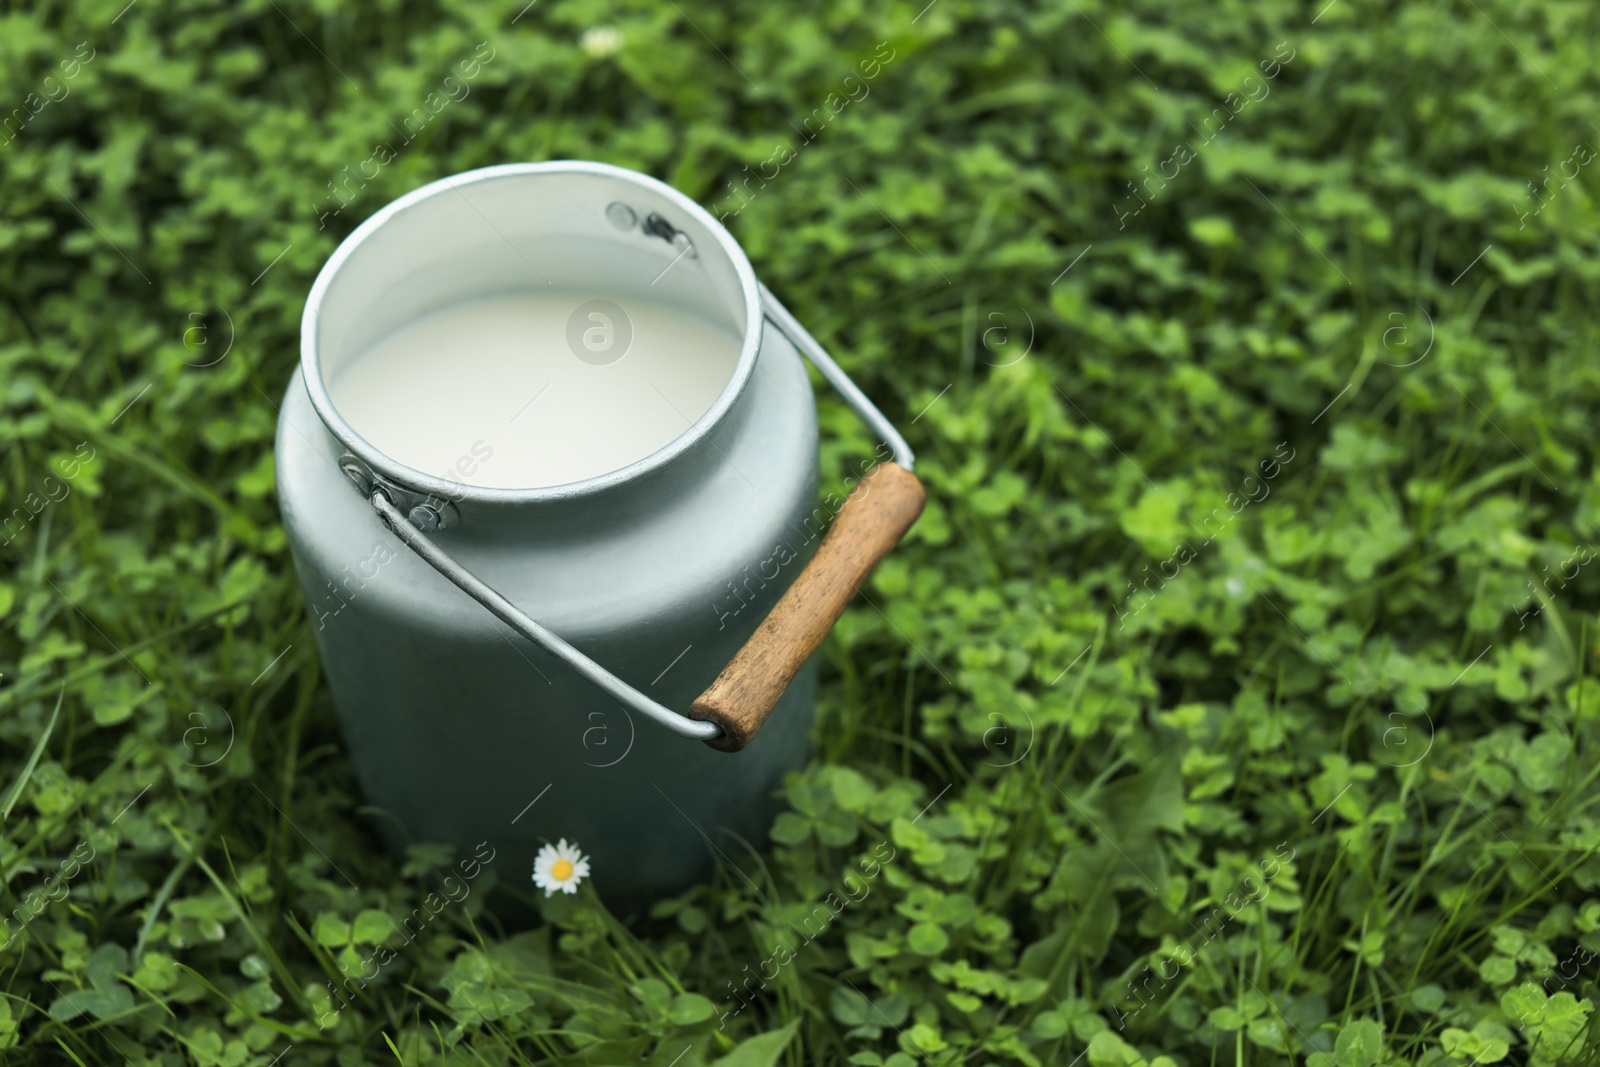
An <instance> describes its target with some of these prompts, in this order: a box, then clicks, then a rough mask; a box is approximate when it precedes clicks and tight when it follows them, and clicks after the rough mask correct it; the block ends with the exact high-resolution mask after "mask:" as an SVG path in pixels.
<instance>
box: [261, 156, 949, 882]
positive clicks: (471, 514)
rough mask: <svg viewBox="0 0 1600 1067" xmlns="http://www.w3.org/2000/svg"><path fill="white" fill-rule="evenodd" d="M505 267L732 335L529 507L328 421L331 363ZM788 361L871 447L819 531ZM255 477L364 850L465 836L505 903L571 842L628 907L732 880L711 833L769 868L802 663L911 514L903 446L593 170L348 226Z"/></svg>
mask: <svg viewBox="0 0 1600 1067" xmlns="http://www.w3.org/2000/svg"><path fill="white" fill-rule="evenodd" d="M530 267H533V268H534V269H535V270H538V271H540V272H542V273H543V274H546V275H554V276H557V277H558V278H559V280H560V281H561V282H562V283H563V285H565V286H567V287H569V288H571V289H574V290H582V291H584V292H588V293H592V295H593V296H594V297H595V298H597V299H603V298H612V299H615V298H617V296H618V294H619V293H620V294H623V295H626V294H627V293H629V292H645V291H646V289H645V287H646V286H649V289H648V291H649V292H650V293H651V294H653V295H654V296H655V297H656V298H657V299H666V300H670V301H671V302H672V303H673V304H674V305H675V306H677V307H681V308H683V309H688V310H689V311H692V312H693V313H694V314H696V315H702V316H706V317H708V318H711V319H712V320H714V321H715V322H717V323H720V324H723V325H724V326H725V327H726V329H728V330H730V331H731V332H732V333H733V334H734V335H735V336H738V337H741V338H742V346H741V347H740V349H739V354H738V359H737V364H736V366H735V368H734V370H733V372H732V376H731V378H730V379H729V381H728V382H727V384H726V387H725V388H724V389H723V391H722V392H721V394H720V395H719V396H718V397H717V399H716V400H715V402H714V403H713V404H712V405H711V407H710V409H709V410H707V411H706V412H705V414H704V415H703V416H701V417H700V418H698V419H697V420H695V421H693V423H692V424H687V423H686V425H685V428H684V430H683V432H682V434H681V435H680V436H678V437H677V438H675V439H674V440H672V441H671V442H670V443H669V444H667V445H666V446H665V447H662V448H660V449H659V450H658V451H655V452H654V453H652V454H650V455H648V456H645V457H644V458H643V459H640V460H638V461H636V462H633V463H631V464H630V465H627V466H625V467H622V468H621V469H618V470H613V471H610V472H608V473H605V474H602V475H599V476H596V477H591V478H588V479H586V480H583V481H578V482H573V483H571V484H565V485H558V486H554V487H547V488H536V489H504V488H484V487H481V486H475V485H472V484H467V483H466V482H463V481H456V480H451V479H449V478H445V477H442V476H439V475H437V474H433V473H428V472H424V471H421V470H416V469H412V468H409V467H407V466H404V465H402V464H400V463H398V462H396V461H395V460H393V459H391V458H390V457H388V456H386V455H384V454H383V453H382V452H381V451H379V450H378V449H376V448H375V447H373V446H372V445H371V444H370V443H369V442H368V441H366V440H365V439H363V438H362V437H361V436H360V435H359V434H357V433H356V432H355V431H354V429H352V427H351V426H350V425H349V423H347V422H346V421H345V419H344V418H342V417H341V416H340V413H339V410H338V409H337V408H336V407H335V405H334V403H333V401H332V399H331V398H330V391H329V382H330V381H332V380H333V377H334V375H336V374H337V373H338V372H339V371H340V369H341V368H343V367H345V366H347V365H348V364H349V362H350V361H352V360H354V359H355V358H357V357H358V356H359V355H360V354H361V353H362V352H364V351H365V350H366V349H367V348H369V347H370V346H371V345H372V344H373V343H375V342H376V341H377V340H379V339H381V338H383V337H385V336H386V335H388V334H390V333H392V331H394V330H396V329H398V328H400V327H402V326H404V325H405V324H407V323H409V322H412V321H414V320H415V319H416V318H418V317H419V316H422V315H424V314H427V313H429V312H430V311H434V310H437V309H440V308H446V307H449V306H451V305H452V304H455V303H458V302H461V301H465V300H470V299H474V298H476V297H478V296H480V295H482V294H485V293H493V292H498V291H505V290H508V289H511V288H515V287H516V286H517V285H519V284H522V282H523V281H524V280H526V279H527V278H528V277H529V276H530V269H529V268H530ZM669 267H670V269H669ZM652 279H653V280H652ZM460 343H462V344H470V343H471V338H470V336H467V337H463V338H462V339H461V341H460ZM801 355H804V356H805V357H806V358H807V359H809V360H810V362H811V364H812V365H813V366H815V367H816V368H817V370H818V371H819V372H820V373H821V374H822V376H823V377H824V378H826V379H827V380H828V381H829V382H830V383H831V384H832V386H833V387H834V388H836V389H837V390H839V391H840V393H842V395H843V396H844V397H845V399H846V400H847V401H848V402H849V403H850V404H851V406H852V407H853V408H854V409H855V411H856V412H857V413H858V414H859V415H860V417H861V418H862V419H864V420H865V421H866V423H867V424H868V425H869V427H870V428H871V429H872V430H873V432H874V433H875V434H876V435H877V437H878V438H879V439H880V440H881V441H882V444H881V445H880V446H879V448H878V452H877V454H876V455H875V456H872V457H864V460H863V462H862V463H861V464H860V466H859V467H858V468H857V470H858V471H860V472H862V473H861V475H860V476H859V477H858V478H857V479H854V480H853V487H852V489H851V491H850V494H849V496H848V497H847V498H846V500H845V502H844V504H843V506H842V507H840V506H839V505H838V504H837V503H834V505H833V506H832V507H829V506H827V505H826V504H824V503H823V502H820V501H818V500H817V469H816V468H817V421H816V410H815V403H814V400H813V396H812V390H811V383H810V381H809V378H808V375H807V372H806V368H805V364H804V363H803V362H802V360H801V358H800V357H801ZM438 358H439V359H441V360H448V359H449V358H450V353H449V352H447V351H441V352H440V353H439V357H438ZM486 387H487V388H492V387H493V383H486ZM536 412H537V409H534V411H533V412H530V414H535V413H536ZM427 417H428V413H427V412H418V413H417V418H418V419H424V418H427ZM581 444H582V443H581V442H575V443H574V446H575V447H581ZM276 460H277V480H278V495H279V502H280V505H281V508H282V512H283V518H284V525H285V528H286V530H287V531H288V537H289V543H290V546H291V549H292V552H293V558H294V563H295V568H296V571H297V573H298V576H299V581H300V586H301V589H302V591H303V592H304V595H305V597H306V601H307V605H308V609H309V613H310V616H311V625H312V630H313V634H314V637H315V640H316V644H317V650H318V653H319V655H320V659H321V663H322V666H323V670H324V672H325V673H326V676H327V680H328V685H329V687H330V689H331V691H332V696H333V701H334V705H335V707H336V709H337V713H338V717H339V721H340V725H341V727H342V730H343V733H344V737H345V740H346V743H347V746H348V749H349V754H350V758H351V761H352V763H353V764H354V767H355V770H356V773H357V776H358V778H359V780H360V783H361V786H362V788H363V790H364V792H365V793H366V795H367V798H368V799H369V801H370V802H371V803H372V804H373V805H375V806H377V807H378V808H380V809H383V810H384V811H386V812H387V813H388V815H390V816H392V818H383V819H379V820H377V822H378V824H379V825H380V826H381V827H383V829H384V832H385V833H386V835H387V836H388V837H389V838H390V840H391V843H393V844H396V845H398V844H403V843H406V842H421V841H431V842H441V843H446V844H452V845H454V846H456V847H457V849H458V851H459V853H460V854H461V855H468V854H472V853H473V852H474V850H475V849H477V848H478V847H479V846H480V844H482V843H484V842H487V843H488V844H489V846H490V847H491V848H493V849H494V853H493V855H494V856H495V869H496V870H499V871H501V872H502V874H501V877H502V878H504V879H507V880H509V881H510V882H512V883H513V884H521V885H526V883H525V882H522V879H526V878H528V877H529V876H530V871H531V865H532V862H533V858H534V855H535V853H536V852H537V851H538V849H539V848H540V846H541V845H542V844H544V843H546V842H551V841H555V840H556V839H557V838H566V839H568V840H569V841H572V842H575V843H577V844H578V845H579V846H580V847H581V848H582V849H583V850H584V851H585V852H587V853H588V854H589V856H590V862H591V870H592V872H593V873H592V877H593V879H594V881H595V885H596V888H597V889H598V890H599V891H600V893H601V894H602V895H603V896H604V897H605V898H606V899H607V900H609V901H621V902H630V903H637V902H645V901H648V900H650V899H652V898H653V897H656V896H660V895H662V894H665V893H669V892H672V891H675V890H677V889H680V888H682V887H684V886H686V885H688V884H690V883H692V882H694V881H695V880H697V879H701V878H703V877H705V876H706V874H707V873H708V872H709V871H710V869H711V867H712V865H713V863H714V862H715V861H717V859H718V853H721V854H722V858H723V860H724V861H725V862H734V861H733V860H732V859H731V858H728V857H727V850H728V849H729V848H731V847H733V846H732V845H730V838H729V836H728V834H729V832H731V833H732V834H734V835H738V837H739V838H742V839H743V840H744V841H746V842H749V843H751V844H752V845H754V846H757V847H759V846H760V845H761V844H763V843H764V841H765V834H766V830H767V827H768V826H769V825H770V823H771V820H772V817H773V815H774V814H775V811H776V804H777V800H776V797H775V789H776V787H777V786H778V784H779V783H780V781H781V779H782V776H783V775H784V774H785V773H786V772H787V771H790V770H793V769H796V768H798V767H800V766H801V765H802V764H803V763H804V761H805V759H806V756H807V737H808V731H809V727H810V725H811V722H812V717H813V713H814V707H813V705H814V700H815V691H816V670H815V665H814V664H812V663H810V660H811V654H812V652H813V651H815V649H816V647H817V646H818V644H819V643H820V642H821V640H822V639H823V637H824V636H825V635H826V633H827V631H828V630H829V629H830V628H831V626H832V624H833V622H834V621H835V620H836V619H837V618H838V616H839V614H840V613H841V612H842V611H843V610H844V607H845V605H846V603H847V602H848V601H849V599H850V597H851V596H852V595H853V593H854V592H855V590H856V588H857V586H858V585H859V584H860V583H861V582H862V581H864V580H865V578H866V577H867V575H868V574H869V573H870V571H871V569H872V567H873V565H874V564H875V563H876V562H877V561H878V559H880V558H881V557H882V556H883V555H884V554H885V553H886V552H888V551H889V549H890V548H891V547H892V546H893V545H894V544H895V543H896V542H897V541H898V540H899V538H900V537H901V535H902V534H903V533H904V532H905V530H906V529H908V528H909V527H910V525H911V523H912V522H914V521H915V519H916V517H917V515H918V513H919V512H920V511H921V508H922V502H923V492H922V487H921V485H920V484H919V483H918V482H917V480H916V478H915V477H914V476H913V475H911V474H910V469H911V465H912V457H911V452H910V450H909V449H908V448H907V446H906V443H905V441H904V440H903V439H902V438H901V436H900V435H899V434H898V433H897V432H896V431H895V429H894V427H893V426H892V425H890V424H889V422H888V421H887V420H886V419H885V418H884V417H883V416H882V415H881V414H880V413H879V412H878V411H877V409H876V408H874V407H873V405H872V404H871V402H870V401H868V400H867V398H866V397H865V396H863V395H862V393H861V391H860V390H859V389H857V388H856V387H855V385H854V384H853V383H852V382H851V381H850V379H849V378H848V377H847V376H846V375H845V374H844V372H843V371H842V370H840V368H839V367H838V365H837V364H835V363H834V362H833V360H831V359H830V358H829V357H828V355H827V354H826V353H825V352H824V351H823V350H822V348H821V347H820V346H819V345H818V344H817V342H816V341H815V340H814V339H813V338H812V337H811V336H810V335H809V334H808V333H806V331H805V329H804V328H803V327H801V325H800V324H799V323H798V322H796V321H795V319H794V317H793V316H792V315H790V314H789V312H788V311H787V310H786V309H785V308H784V307H783V305H782V304H780V303H779V302H778V301H777V299H776V298H774V297H773V295H772V294H771V293H770V292H769V291H768V290H767V289H766V288H765V287H764V286H763V285H761V284H760V283H759V282H758V281H757V279H756V276H755V273H754V271H753V270H752V268H751V266H750V263H749V261H748V260H747V259H746V258H745V255H744V252H743V251H742V250H741V249H740V248H739V246H738V244H737V243H736V242H735V241H734V239H733V237H732V236H731V235H730V234H729V233H728V231H727V230H726V229H724V228H723V227H722V226H721V225H720V224H719V223H718V222H717V221H716V220H715V219H713V218H712V217H711V216H710V215H709V214H708V213H707V212H706V211H705V210H703V209H702V208H701V207H700V206H699V205H697V204H696V203H694V202H693V201H692V200H690V199H689V198H687V197H685V196H684V195H683V194H681V193H679V192H677V191H676V190H674V189H672V188H671V187H669V186H667V185H664V184H662V183H661V182H659V181H656V180H655V179H653V178H650V177H648V176H646V175H643V174H639V173H635V172H633V171H629V170H625V169H622V168H619V167H614V166H609V165H605V164H600V163H589V162H572V161H562V162H550V163H537V164H511V165H505V166H495V167H487V168H484V169H481V170H475V171H471V172H468V173H465V174H459V175H455V176H453V177H449V178H445V179H442V180H440V181H437V182H434V183H432V184H430V185H427V186H424V187H423V188H420V189H417V190H416V191H414V192H412V193H410V194H408V195H406V196H404V197H402V198H400V199H399V200H396V201H395V202H393V203H391V204H389V205H388V206H386V207H384V208H383V209H382V210H380V211H378V212H377V213H376V214H375V215H373V216H372V217H371V218H369V219H368V220H367V221H366V222H365V223H363V224H362V225H361V226H360V227H359V228H357V229H356V231H355V232H354V233H352V234H351V235H350V237H349V238H347V239H346V240H345V241H344V242H343V243H342V244H341V245H340V246H339V247H338V249H337V250H336V251H335V252H334V253H333V255H332V257H331V258H330V259H329V260H328V262H327V264H326V265H325V266H324V267H323V268H322V271H321V273H320V274H319V275H318V276H317V279H316V282H315V284H314V285H313V286H312V289H311V292H310V296H309V298H308V299H307V301H306V308H305V315H304V319H303V322H302V327H301V361H300V367H299V369H298V371H297V373H296V374H295V376H294V378H293V380H292V381H291V382H290V383H289V387H288V391H287V394H286V396H285V399H284V402H283V406H282V409H281V417H280V419H279V423H278V431H277V439H276ZM824 531H825V532H824ZM763 724H765V725H764V727H763ZM758 730H759V731H760V733H759V736H758V735H757V731H758ZM697 742H698V743H697ZM729 753H735V754H733V755H730V754H729ZM479 854H480V855H481V853H479ZM741 866H744V867H748V866H749V865H748V864H743V865H741Z"/></svg>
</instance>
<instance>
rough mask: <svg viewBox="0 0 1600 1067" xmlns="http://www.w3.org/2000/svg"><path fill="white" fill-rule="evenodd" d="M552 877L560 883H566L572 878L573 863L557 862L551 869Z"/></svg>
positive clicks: (568, 861)
mask: <svg viewBox="0 0 1600 1067" xmlns="http://www.w3.org/2000/svg"><path fill="white" fill-rule="evenodd" d="M550 876H551V877H552V878H554V879H555V880H556V881H558V882H565V881H566V880H567V879H568V878H571V877H572V861H571V860H556V861H555V863H554V864H552V865H551V867H550Z"/></svg>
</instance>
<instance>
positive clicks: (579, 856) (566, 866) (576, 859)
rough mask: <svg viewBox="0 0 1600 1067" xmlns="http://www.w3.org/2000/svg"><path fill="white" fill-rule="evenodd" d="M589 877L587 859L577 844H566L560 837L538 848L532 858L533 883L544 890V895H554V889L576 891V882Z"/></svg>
mask: <svg viewBox="0 0 1600 1067" xmlns="http://www.w3.org/2000/svg"><path fill="white" fill-rule="evenodd" d="M587 877H589V860H588V858H587V857H585V856H584V854H583V853H582V852H579V851H578V846H577V845H575V844H574V845H569V844H567V839H566V838H564V837H563V838H562V839H561V840H560V841H559V842H557V843H556V844H554V845H546V846H544V847H543V848H541V849H540V850H539V854H538V855H537V856H535V857H534V860H533V884H534V885H536V886H538V887H539V888H540V889H543V890H544V895H545V896H547V897H549V896H554V895H555V892H556V890H558V889H559V890H561V891H562V892H563V893H576V892H577V891H578V883H579V882H581V881H583V880H584V879H585V878H587Z"/></svg>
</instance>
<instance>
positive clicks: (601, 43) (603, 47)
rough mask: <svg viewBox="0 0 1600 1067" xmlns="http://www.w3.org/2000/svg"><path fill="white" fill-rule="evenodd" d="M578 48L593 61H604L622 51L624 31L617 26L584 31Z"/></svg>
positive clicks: (597, 27) (598, 27) (596, 27)
mask: <svg viewBox="0 0 1600 1067" xmlns="http://www.w3.org/2000/svg"><path fill="white" fill-rule="evenodd" d="M578 47H579V48H582V49H583V51H584V54H585V55H587V56H588V57H589V58H591V59H604V58H605V57H606V56H614V55H616V54H617V53H618V52H620V51H622V31H621V30H619V29H617V28H616V27H615V26H595V27H593V28H591V29H587V30H584V31H583V36H582V37H581V38H579V40H578Z"/></svg>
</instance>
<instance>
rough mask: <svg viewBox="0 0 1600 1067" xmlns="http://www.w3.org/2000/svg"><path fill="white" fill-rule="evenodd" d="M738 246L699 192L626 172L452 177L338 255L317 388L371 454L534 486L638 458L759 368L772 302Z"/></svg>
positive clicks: (372, 224)
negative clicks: (753, 284) (756, 288)
mask: <svg viewBox="0 0 1600 1067" xmlns="http://www.w3.org/2000/svg"><path fill="white" fill-rule="evenodd" d="M564 166H566V167H576V168H582V169H576V170H572V169H563V167H564ZM622 175H626V176H625V177H624V176H622ZM713 228H714V229H713ZM730 247H732V248H733V250H734V253H735V254H737V248H736V246H732V242H731V238H728V237H727V234H726V232H725V231H721V228H720V227H718V226H717V225H716V223H714V222H712V221H711V220H710V218H709V216H706V215H705V213H704V212H703V211H702V210H700V209H699V208H698V207H696V206H694V205H693V204H692V203H690V202H688V201H687V200H686V199H685V198H683V197H682V196H681V194H677V193H675V192H674V191H672V190H670V189H668V188H667V187H665V186H661V185H660V184H659V183H656V182H653V181H651V180H650V179H647V178H643V177H642V176H637V175H632V174H629V173H628V172H619V171H616V170H615V168H608V167H603V166H598V165H595V164H569V165H562V164H535V165H523V166H511V167H496V168H488V169H487V170H484V171H475V172H471V173H469V174H465V175H459V176H456V177H454V178H451V179H445V180H444V181H441V182H436V183H434V184H433V185H430V186H427V187H425V188H424V189H420V190H418V191H417V192H416V193H413V194H412V195H411V196H408V197H406V198H403V199H402V200H399V201H396V202H395V204H393V205H391V206H390V207H389V208H386V209H384V211H382V212H380V213H379V214H378V215H375V216H374V217H373V218H372V219H370V220H368V222H367V223H365V224H363V226H362V227H361V228H359V229H358V230H357V231H356V232H355V233H354V234H352V235H351V237H350V238H349V239H348V240H347V241H346V242H345V245H344V246H342V247H341V249H340V251H339V252H337V253H335V256H334V258H333V259H331V260H330V261H329V264H328V267H327V268H326V269H325V272H324V273H325V275H326V277H325V278H324V279H321V282H322V283H323V284H319V286H318V289H319V290H322V292H321V293H320V300H318V293H317V292H314V293H313V301H314V302H315V303H316V305H317V306H316V325H315V330H314V332H313V336H314V339H315V351H314V357H315V364H316V366H315V370H316V374H317V377H318V379H319V384H320V385H321V387H322V388H321V390H317V389H313V394H314V395H315V394H316V393H317V392H322V393H323V394H324V399H325V400H326V401H327V403H328V406H329V407H331V409H332V410H333V412H334V413H336V415H337V420H336V421H338V422H342V423H343V424H345V425H344V427H342V428H344V429H347V430H349V431H352V432H353V433H354V434H355V435H356V436H358V437H359V438H360V439H361V440H362V441H363V442H364V443H365V444H366V445H367V446H369V449H370V450H371V451H374V452H376V453H379V454H381V456H382V457H384V458H387V459H388V460H390V461H391V463H392V464H394V465H398V466H399V467H402V468H405V469H407V470H410V471H415V472H420V473H421V474H423V475H425V476H428V477H429V478H436V479H441V480H443V481H444V482H448V483H456V484H459V485H465V486H473V487H482V488H489V489H509V490H522V489H529V490H532V489H544V488H549V487H555V486H567V485H573V484H576V483H582V482H585V481H588V480H591V479H595V478H599V477H603V476H605V475H607V474H611V473H614V472H617V471H621V470H624V469H626V468H629V467H630V466H632V465H635V464H639V463H641V462H643V461H646V460H647V459H649V458H650V457H654V456H657V455H658V454H660V453H663V452H666V451H671V446H673V444H674V442H678V441H680V440H681V439H682V438H683V437H684V436H685V435H686V434H689V433H690V432H691V430H692V429H693V428H695V427H696V426H700V425H701V424H702V423H708V422H709V421H711V420H709V419H707V416H708V413H709V414H711V415H712V418H713V419H714V417H715V415H716V414H717V413H719V412H720V410H723V409H725V408H726V407H727V406H728V404H729V403H731V400H732V398H733V396H734V395H736V394H737V392H738V390H739V389H740V388H741V387H742V385H743V382H744V380H745V379H746V378H748V372H749V366H748V364H750V363H752V362H753V360H754V354H755V348H756V346H757V345H758V344H759V336H755V337H752V334H757V335H758V334H759V330H758V324H759V317H758V316H755V315H753V314H752V309H751V308H750V307H749V306H748V302H747V287H746V286H745V285H744V284H743V279H742V278H741V273H742V272H741V271H740V269H739V266H740V263H738V262H735V260H734V257H733V255H730V253H729V248H730ZM738 259H739V260H740V261H742V260H743V257H742V255H739V256H738ZM744 272H748V264H747V263H744ZM309 313H310V311H309V309H308V315H309ZM310 369H311V368H310V367H309V366H308V372H309V371H310ZM309 377H310V374H309V373H308V378H309ZM308 384H309V383H308ZM324 417H325V421H328V420H327V418H326V413H324ZM701 428H702V429H703V426H702V427H701ZM330 429H332V430H333V431H334V432H335V434H336V435H338V436H343V435H342V434H340V429H341V427H340V426H338V425H335V424H334V422H332V421H330ZM412 480H414V481H417V482H420V483H422V484H424V485H426V481H427V479H412Z"/></svg>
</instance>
